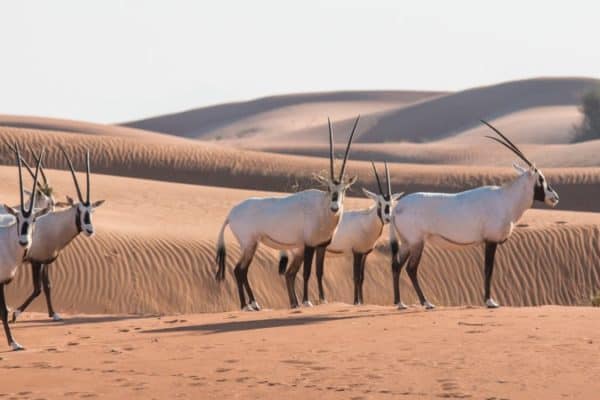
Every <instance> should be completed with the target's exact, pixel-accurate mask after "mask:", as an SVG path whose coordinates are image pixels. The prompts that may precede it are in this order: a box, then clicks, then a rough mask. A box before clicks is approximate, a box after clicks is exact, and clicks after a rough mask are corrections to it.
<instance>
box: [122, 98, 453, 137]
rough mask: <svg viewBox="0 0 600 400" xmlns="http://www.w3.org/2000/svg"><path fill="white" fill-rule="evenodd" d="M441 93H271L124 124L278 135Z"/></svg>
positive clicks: (195, 132) (202, 133)
mask: <svg viewBox="0 0 600 400" xmlns="http://www.w3.org/2000/svg"><path fill="white" fill-rule="evenodd" d="M441 94H442V93H438V92H413V91H364V92H356V91H354V92H352V91H349V92H331V93H306V94H290V95H282V96H271V97H265V98H261V99H256V100H250V101H245V102H237V103H226V104H221V105H216V106H211V107H204V108H199V109H195V110H189V111H184V112H181V113H175V114H169V115H161V116H157V117H154V118H149V119H145V120H140V121H132V122H128V123H125V124H123V125H124V126H131V127H135V128H141V129H146V130H151V131H156V132H164V133H170V134H173V135H177V136H185V137H193V138H203V139H220V138H229V137H232V138H244V137H248V136H255V135H260V136H263V135H265V136H273V135H280V134H282V133H284V132H294V131H298V130H302V129H307V128H310V127H313V126H315V125H317V124H322V123H323V121H326V118H327V116H331V117H332V118H334V119H339V118H348V117H350V116H354V115H355V114H356V113H365V112H377V111H383V110H388V109H398V108H400V107H404V106H406V105H407V104H411V103H414V102H417V101H420V100H423V99H426V98H431V97H435V96H439V95H441Z"/></svg>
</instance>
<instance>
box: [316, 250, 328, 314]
mask: <svg viewBox="0 0 600 400" xmlns="http://www.w3.org/2000/svg"><path fill="white" fill-rule="evenodd" d="M326 252H327V247H323V246H321V247H317V251H316V253H317V257H316V258H317V282H318V284H319V303H321V304H324V303H327V300H326V299H325V289H324V288H323V268H324V266H325V253H326Z"/></svg>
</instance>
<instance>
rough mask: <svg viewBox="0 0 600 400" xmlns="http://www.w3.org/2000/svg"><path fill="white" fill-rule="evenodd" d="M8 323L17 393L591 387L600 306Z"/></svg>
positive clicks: (555, 391)
mask: <svg viewBox="0 0 600 400" xmlns="http://www.w3.org/2000/svg"><path fill="white" fill-rule="evenodd" d="M31 317H33V318H35V319H34V320H31V321H26V322H24V323H21V324H19V325H17V326H16V327H15V329H14V331H15V334H17V335H18V337H19V338H20V340H21V341H22V342H23V343H26V344H27V343H29V344H30V349H29V350H28V351H26V352H21V353H0V368H2V386H1V387H0V396H2V397H6V398H15V399H36V398H49V399H54V398H94V397H100V398H107V399H122V398H129V399H132V398H133V399H137V398H139V399H148V398H169V399H174V398H182V399H187V398H190V399H198V398H202V399H223V398H287V399H306V398H319V399H396V398H400V399H423V398H427V399H432V398H472V399H549V400H553V399H564V398H567V399H581V400H588V399H590V400H591V399H596V398H597V396H598V393H599V392H600V383H599V381H598V379H597V378H598V375H599V374H600V367H599V364H598V360H597V355H598V351H600V344H599V343H600V335H599V333H598V320H599V317H600V310H598V309H593V308H576V307H556V306H554V307H541V308H538V307H535V308H503V309H500V310H494V311H488V310H484V309H481V308H448V309H439V310H436V311H434V312H425V311H422V310H416V309H412V310H408V311H405V312H398V311H395V310H393V309H391V308H390V307H376V306H366V307H360V308H353V307H350V306H346V305H342V304H330V305H327V306H321V307H318V308H315V309H312V310H302V311H301V312H290V311H285V310H282V311H266V312H262V313H246V314H244V313H240V312H231V313H223V314H201V315H199V314H195V315H177V316H171V317H163V318H158V319H157V318H150V317H149V318H136V317H124V316H122V317H118V316H117V317H111V316H70V320H69V322H67V323H66V324H53V323H45V322H44V321H43V320H42V321H40V320H39V318H41V317H42V316H41V315H35V316H31Z"/></svg>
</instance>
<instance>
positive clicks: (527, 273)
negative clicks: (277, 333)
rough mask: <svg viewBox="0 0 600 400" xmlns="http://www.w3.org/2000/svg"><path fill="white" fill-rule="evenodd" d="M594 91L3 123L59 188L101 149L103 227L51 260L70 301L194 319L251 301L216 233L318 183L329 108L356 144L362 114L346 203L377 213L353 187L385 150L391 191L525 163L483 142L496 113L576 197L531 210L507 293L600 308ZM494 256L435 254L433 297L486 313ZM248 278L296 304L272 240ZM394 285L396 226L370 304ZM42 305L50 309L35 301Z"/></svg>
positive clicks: (505, 256) (449, 185)
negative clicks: (585, 98) (583, 138)
mask: <svg viewBox="0 0 600 400" xmlns="http://www.w3.org/2000/svg"><path fill="white" fill-rule="evenodd" d="M597 84H598V81H597V80H593V79H576V78H569V79H534V80H525V81H518V82H510V83H506V84H501V85H493V86H489V87H483V88H476V89H472V90H467V91H463V92H458V93H433V92H400V91H389V92H339V93H322V94H303V95H289V96H275V97H270V98H264V99H259V100H256V101H249V102H243V103H232V104H224V105H218V106H213V107H206V108H202V109H198V110H190V111H187V112H184V113H178V114H172V115H168V116H159V117H156V118H151V119H147V120H143V121H137V122H131V123H127V124H124V125H123V126H112V125H103V124H90V123H86V122H79V121H66V120H58V119H51V118H38V117H22V116H6V115H3V116H2V115H0V140H1V141H11V142H12V141H15V140H17V141H18V142H19V143H20V144H21V145H22V147H23V148H26V147H27V146H28V145H29V146H31V147H33V148H35V149H39V148H40V147H41V146H42V145H44V146H46V147H47V158H46V160H45V165H46V167H47V168H48V170H49V171H48V174H49V177H50V179H51V181H52V182H53V183H54V184H55V186H56V188H57V191H58V194H59V195H60V196H61V197H62V196H64V195H65V194H70V195H73V194H74V188H73V184H72V182H71V178H70V176H69V175H68V173H67V172H66V171H65V169H66V164H65V162H64V160H63V158H62V156H61V154H60V153H59V151H58V146H57V145H58V144H62V145H63V146H65V148H66V149H67V151H68V152H69V153H71V154H72V157H73V159H74V162H75V164H76V167H77V168H78V169H79V170H82V168H83V153H82V150H83V149H85V148H89V149H90V150H91V152H92V153H91V156H92V172H93V176H92V193H93V195H92V196H93V197H94V198H95V199H101V198H102V199H106V200H107V203H106V204H105V205H104V206H103V207H102V208H101V209H99V210H98V212H97V213H96V214H95V215H94V218H95V221H94V222H95V224H96V226H97V231H98V234H97V236H96V237H94V238H91V239H90V238H83V237H79V238H77V239H76V240H75V241H74V242H73V244H72V246H71V247H69V248H68V249H67V250H66V251H65V252H64V254H63V255H61V258H60V259H59V260H58V261H57V263H56V264H55V265H54V266H52V267H51V275H52V279H54V280H55V281H56V284H55V285H54V289H53V292H54V293H55V295H54V297H55V306H56V308H57V309H58V310H59V311H68V312H85V313H141V314H145V313H179V312H185V313H188V312H189V313H191V312H213V311H224V310H235V309H237V308H238V299H237V293H236V289H235V283H234V280H233V279H232V276H231V270H232V268H233V265H234V263H235V261H236V257H237V256H238V255H239V249H238V248H237V245H236V243H235V240H234V239H233V237H232V236H231V234H229V233H227V235H226V238H227V244H228V258H227V281H226V282H225V283H224V284H221V285H219V284H217V283H216V282H215V281H214V272H215V268H216V266H215V265H214V256H215V254H214V251H215V249H214V247H215V241H216V238H217V233H218V230H219V228H220V226H221V224H222V222H223V220H224V218H225V217H226V215H227V213H228V211H229V209H230V208H231V207H232V206H233V205H234V204H236V203H237V202H239V201H241V200H243V199H244V198H247V197H250V196H261V195H273V193H267V192H266V191H271V192H292V191H296V190H300V189H303V188H307V187H314V186H315V181H314V179H313V177H312V176H313V174H314V173H316V172H322V173H324V172H325V171H327V168H328V161H327V159H326V158H324V156H325V157H326V154H327V151H328V150H327V147H326V146H327V135H326V132H327V127H326V123H327V116H328V115H329V116H331V118H332V121H333V122H334V129H335V132H336V140H338V141H339V142H345V140H346V134H347V132H348V130H349V124H350V121H351V120H352V119H353V118H355V117H356V115H357V114H359V113H360V114H361V122H360V126H359V129H358V133H359V136H358V141H357V143H356V145H355V146H354V147H353V149H352V152H351V156H350V162H349V164H348V173H349V174H356V175H358V176H359V182H358V183H357V184H356V185H355V187H354V188H353V190H352V191H351V193H350V195H351V196H353V197H352V198H350V199H349V200H348V204H347V207H348V208H349V209H352V208H358V207H366V206H368V205H369V201H367V200H366V199H363V198H354V196H356V197H362V194H361V193H360V188H361V187H368V188H370V189H372V190H374V189H375V181H374V178H373V176H372V171H371V166H370V164H369V163H368V161H369V160H371V159H375V160H389V161H390V162H391V165H390V169H391V174H392V184H393V188H394V191H405V192H408V193H410V192H413V191H422V190H426V191H448V192H456V191H460V190H464V189H467V188H472V187H476V186H479V185H485V184H501V183H502V182H505V181H506V180H508V179H511V178H512V177H514V176H515V172H514V171H513V170H512V168H511V167H510V164H511V163H512V161H514V156H513V155H512V154H511V153H510V152H508V151H507V150H505V149H502V148H500V147H499V146H498V145H496V144H494V143H491V141H489V140H488V139H485V138H483V136H484V135H485V134H488V133H489V132H488V131H487V130H486V129H485V128H484V127H482V126H481V124H480V123H479V122H478V120H479V119H480V118H486V119H489V120H490V121H491V122H492V123H494V124H495V125H497V126H498V127H499V128H500V129H502V130H504V131H505V132H506V133H507V134H508V135H509V136H510V137H511V138H513V139H514V141H515V142H517V143H518V144H519V145H520V147H522V149H523V150H524V151H525V152H526V153H527V154H528V156H529V157H530V158H531V159H532V160H534V161H536V163H537V165H538V166H541V167H544V173H545V175H546V177H547V178H548V180H549V181H550V183H551V184H552V185H553V186H554V187H555V188H556V189H557V191H558V192H559V194H560V196H561V202H560V204H559V206H558V209H557V210H551V211H550V210H531V211H528V212H527V213H526V214H525V217H524V219H523V221H521V224H520V226H519V227H518V228H517V229H516V232H515V234H514V236H513V237H511V239H510V240H509V241H508V242H507V243H506V244H505V245H503V246H501V248H500V250H499V253H498V257H497V268H496V270H495V282H494V286H493V291H494V296H495V298H497V299H498V300H499V301H500V303H501V304H504V305H538V304H548V303H554V304H569V305H571V304H588V297H589V295H590V294H591V293H592V292H593V291H595V290H598V289H599V288H600V263H598V260H599V259H600V258H599V257H600V254H598V253H599V252H600V250H599V240H600V232H599V229H598V223H599V222H600V219H599V218H600V217H599V215H600V214H596V212H600V202H599V201H598V200H597V199H599V198H600V141H592V142H584V143H577V144H572V143H571V127H572V124H574V123H576V122H577V121H578V120H579V119H580V117H581V116H580V114H579V112H578V111H577V103H578V101H579V100H578V99H579V96H580V95H581V94H582V93H583V92H584V91H585V90H587V89H588V88H590V87H593V86H595V85H597ZM217 139H218V140H217ZM342 151H343V149H342V148H341V146H340V148H339V153H341V152H342ZM26 153H27V152H26ZM275 153H281V154H275ZM306 155H310V156H312V157H307V156H306ZM0 164H3V165H5V166H2V167H0V178H1V179H2V182H3V183H4V184H3V185H2V187H0V194H1V195H2V200H3V201H6V202H8V203H9V204H12V202H14V201H15V200H16V199H17V192H16V187H17V184H16V183H17V182H16V169H15V167H14V155H13V154H12V153H11V152H10V151H9V150H8V148H7V147H6V146H4V145H2V146H0ZM349 261H350V260H349V259H348V258H347V257H329V258H328V259H327V261H326V277H325V279H326V290H327V293H328V296H329V299H330V300H332V301H343V302H350V301H351V300H352V279H351V269H352V268H351V264H350V262H349ZM482 264H483V255H482V251H481V249H480V248H478V247H475V248H468V249H465V250H461V251H457V252H456V251H447V250H440V249H437V248H434V247H429V246H428V247H427V248H426V250H425V255H424V260H423V263H422V266H421V268H420V272H421V276H422V284H423V287H424V290H425V291H426V293H428V295H429V298H430V300H431V301H432V302H434V303H437V304H439V305H461V304H473V305H480V304H481V303H482V299H481V297H482V293H481V290H482V281H483V276H482V269H483V265H482ZM249 276H250V280H251V281H252V283H253V287H254V288H255V291H256V292H257V295H258V299H259V301H260V302H261V304H262V305H263V306H266V307H271V308H285V307H287V306H288V304H287V295H286V292H285V287H284V282H283V279H282V278H281V277H280V276H279V275H278V274H277V253H276V252H274V251H271V250H268V249H266V248H264V247H262V248H261V249H260V250H259V252H258V253H257V257H256V258H255V260H254V263H253V265H252V266H251V269H250V275H249ZM390 279H391V271H390V260H389V249H388V247H387V228H386V229H384V235H383V236H382V238H381V240H380V243H379V245H378V247H377V249H376V250H375V251H374V253H373V255H372V256H370V257H369V261H368V266H367V270H366V280H365V300H366V302H368V303H374V304H382V305H389V304H391V301H392V288H391V281H390ZM301 280H302V279H301V277H300V276H299V279H298V285H299V284H300V283H301ZM30 281H31V278H30V272H29V270H28V267H27V268H25V269H23V270H21V272H19V273H18V275H17V278H16V279H15V281H14V283H13V284H11V285H9V286H8V287H7V293H8V295H7V297H8V299H9V303H10V304H11V305H12V306H15V305H17V303H20V302H21V301H22V300H23V299H24V297H25V296H26V295H27V294H29V292H30V290H31V288H30V285H31V283H30ZM401 285H402V286H401V290H402V296H403V298H404V299H405V301H406V302H407V303H413V302H415V301H416V297H415V296H414V292H413V289H412V287H411V285H410V284H409V282H408V280H407V278H406V276H403V280H402V284H401ZM312 290H314V288H312ZM311 293H312V298H313V299H316V292H315V291H313V292H311ZM32 307H33V308H32V310H43V309H44V307H45V306H44V302H43V300H36V301H35V302H34V303H33V306H32Z"/></svg>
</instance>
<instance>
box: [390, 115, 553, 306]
mask: <svg viewBox="0 0 600 400" xmlns="http://www.w3.org/2000/svg"><path fill="white" fill-rule="evenodd" d="M481 122H483V123H484V124H485V125H487V126H488V127H489V128H491V129H492V130H493V131H494V132H495V133H496V134H498V136H499V137H500V138H501V139H498V138H496V137H492V136H486V137H488V138H490V139H492V140H494V141H496V142H498V143H500V144H502V145H503V146H505V147H507V148H508V149H510V150H511V151H512V152H513V153H515V154H516V155H517V156H518V157H519V158H520V159H521V160H523V161H524V162H525V163H526V164H527V166H528V168H524V167H521V166H519V165H518V164H516V163H515V164H513V165H514V167H515V169H516V170H517V172H518V173H519V176H518V177H517V178H515V179H513V180H512V181H510V182H507V183H505V184H504V185H502V186H482V187H479V188H476V189H472V190H467V191H465V192H461V193H456V194H446V193H413V194H410V195H408V196H405V197H403V198H402V199H401V200H400V201H399V202H398V204H397V205H396V208H395V209H394V217H393V222H392V224H390V242H391V245H392V270H393V275H394V279H393V280H394V301H395V303H396V304H397V305H398V308H399V309H403V308H406V306H405V305H404V304H403V303H402V300H401V299H400V290H399V284H398V280H399V277H400V272H401V270H402V267H403V265H404V263H406V261H407V260H408V266H407V272H408V276H409V277H410V279H411V282H412V284H413V287H414V289H415V291H416V292H417V295H418V297H419V301H420V302H421V304H422V305H423V306H425V307H426V308H428V309H431V308H434V306H433V304H431V303H430V302H429V301H427V299H426V298H425V296H424V295H423V291H422V290H421V288H420V286H419V281H418V279H417V269H418V267H419V261H420V259H421V254H422V252H423V247H424V244H425V241H430V242H436V243H438V244H440V245H450V246H449V247H455V246H457V245H458V246H466V245H474V244H479V243H485V271H484V274H485V289H484V301H485V304H486V306H487V307H489V308H496V307H498V303H496V301H494V300H493V299H492V297H491V295H490V286H491V281H492V273H493V270H494V256H495V254H496V248H497V246H498V244H502V243H504V242H505V241H506V240H507V239H508V238H509V236H510V235H511V233H512V231H513V229H514V226H515V224H516V223H517V221H518V220H519V219H520V218H521V216H522V215H523V213H524V212H525V211H526V210H527V209H529V208H530V207H531V206H532V205H533V201H534V200H536V201H542V202H545V203H546V204H548V205H550V206H552V207H554V206H556V204H558V200H559V199H558V194H557V193H556V192H555V191H554V190H553V189H552V188H551V187H550V185H549V184H548V183H547V182H546V178H545V177H544V175H543V174H542V171H540V170H539V169H537V168H536V167H535V165H534V164H533V163H532V162H530V161H529V160H528V159H527V158H526V157H525V155H524V154H523V152H521V150H519V148H518V147H517V146H516V145H515V144H514V143H512V142H511V141H510V140H509V139H508V138H507V137H506V136H504V135H503V134H502V133H501V132H500V131H499V130H497V129H496V128H494V127H493V126H492V125H490V124H489V123H487V122H486V121H481ZM397 237H399V238H400V242H401V243H400V246H398V241H397V239H396V238H397Z"/></svg>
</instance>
